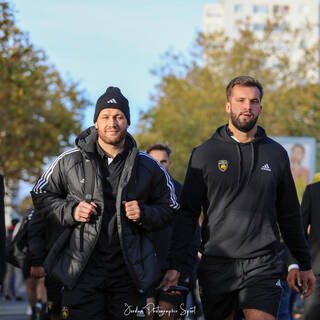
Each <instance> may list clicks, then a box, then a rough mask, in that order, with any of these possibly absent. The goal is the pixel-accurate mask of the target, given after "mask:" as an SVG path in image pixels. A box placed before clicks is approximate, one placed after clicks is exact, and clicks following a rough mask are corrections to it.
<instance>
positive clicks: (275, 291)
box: [198, 255, 282, 320]
mask: <svg viewBox="0 0 320 320" xmlns="http://www.w3.org/2000/svg"><path fill="white" fill-rule="evenodd" d="M281 272H282V261H281V259H280V258H279V257H278V256H275V255H265V256H261V257H257V258H251V259H222V258H221V259H220V258H215V257H210V256H204V257H203V258H202V260H201V262H200V267H199V271H198V276H199V283H200V286H201V288H202V303H203V309H204V314H205V318H206V319H215V320H219V319H225V318H226V317H227V316H228V315H230V314H231V313H232V311H237V310H238V309H242V310H243V309H257V310H261V311H264V312H267V313H269V314H272V315H273V316H275V317H276V316H277V312H278V308H279V303H280V296H281V292H282V287H281V283H280V277H281Z"/></svg>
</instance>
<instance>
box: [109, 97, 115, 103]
mask: <svg viewBox="0 0 320 320" xmlns="http://www.w3.org/2000/svg"><path fill="white" fill-rule="evenodd" d="M107 103H117V100H116V99H114V98H112V99H110V100H108V101H107Z"/></svg>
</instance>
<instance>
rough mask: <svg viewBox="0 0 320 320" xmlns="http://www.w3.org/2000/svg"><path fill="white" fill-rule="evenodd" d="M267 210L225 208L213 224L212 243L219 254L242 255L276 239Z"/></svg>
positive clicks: (234, 256) (250, 252)
mask: <svg viewBox="0 0 320 320" xmlns="http://www.w3.org/2000/svg"><path fill="white" fill-rule="evenodd" d="M270 214H271V213H268V212H252V211H247V210H237V209H232V208H228V209H225V210H224V212H223V215H222V216H221V217H220V219H217V221H216V222H215V224H214V226H213V237H214V239H215V240H214V243H215V244H214V245H215V247H216V250H218V251H219V253H220V254H219V255H221V256H226V257H228V256H229V257H233V258H237V257H240V258H241V257H244V256H248V255H250V254H252V253H254V252H259V250H261V249H263V248H265V247H267V246H269V245H271V244H272V243H273V242H275V241H276V240H277V238H276V236H275V233H274V230H273V228H272V226H271V223H270V217H269V215H270Z"/></svg>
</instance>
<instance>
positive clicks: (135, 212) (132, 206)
mask: <svg viewBox="0 0 320 320" xmlns="http://www.w3.org/2000/svg"><path fill="white" fill-rule="evenodd" d="M122 204H123V205H124V208H125V210H126V217H127V218H128V219H130V220H132V221H133V222H137V221H139V220H140V215H141V210H140V208H139V204H138V201H137V200H132V201H128V202H127V201H122Z"/></svg>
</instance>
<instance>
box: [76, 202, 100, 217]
mask: <svg viewBox="0 0 320 320" xmlns="http://www.w3.org/2000/svg"><path fill="white" fill-rule="evenodd" d="M96 208H97V205H96V204H95V203H94V202H91V203H88V202H85V201H81V202H80V203H79V204H78V205H77V206H76V209H75V211H74V220H76V221H78V222H88V221H89V220H90V217H91V215H92V214H97V211H96Z"/></svg>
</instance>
